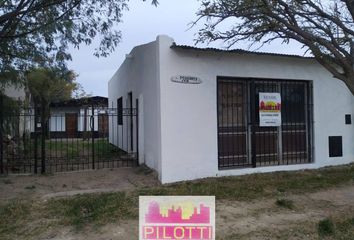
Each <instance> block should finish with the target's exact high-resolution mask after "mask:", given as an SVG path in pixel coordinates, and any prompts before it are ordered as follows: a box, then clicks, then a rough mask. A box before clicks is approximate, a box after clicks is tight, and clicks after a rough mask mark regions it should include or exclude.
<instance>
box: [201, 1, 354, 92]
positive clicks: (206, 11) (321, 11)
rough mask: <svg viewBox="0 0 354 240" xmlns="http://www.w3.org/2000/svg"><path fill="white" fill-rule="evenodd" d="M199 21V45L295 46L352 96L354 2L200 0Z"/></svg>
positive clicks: (353, 87) (353, 85)
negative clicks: (274, 43) (300, 46)
mask: <svg viewBox="0 0 354 240" xmlns="http://www.w3.org/2000/svg"><path fill="white" fill-rule="evenodd" d="M198 16H199V18H198V21H199V20H200V19H203V18H206V19H207V22H206V24H205V27H204V28H202V29H200V31H199V36H198V39H197V41H199V42H205V41H206V42H210V41H216V40H222V41H225V42H226V43H227V44H228V46H229V47H231V46H233V45H234V44H236V43H238V42H240V41H245V40H250V41H251V46H253V44H257V43H260V44H261V46H263V44H267V43H270V42H272V41H274V40H277V39H281V40H282V41H283V42H284V43H288V42H289V41H290V40H296V41H298V42H300V43H301V44H303V45H304V47H305V48H306V49H307V51H310V52H311V53H312V55H313V56H314V58H315V59H316V60H317V61H318V62H319V63H320V64H321V65H322V66H323V67H325V68H326V69H327V70H328V71H329V72H330V73H331V74H332V75H333V76H334V77H335V78H337V79H339V80H341V81H343V82H344V83H345V84H346V85H347V86H348V88H349V89H350V91H351V92H352V93H353V94H354V21H353V20H354V0H322V1H321V0H202V7H201V9H200V11H199V12H198ZM223 23H227V24H229V26H230V27H228V29H227V30H220V28H222V27H225V26H224V25H223V26H221V25H222V24H223Z"/></svg>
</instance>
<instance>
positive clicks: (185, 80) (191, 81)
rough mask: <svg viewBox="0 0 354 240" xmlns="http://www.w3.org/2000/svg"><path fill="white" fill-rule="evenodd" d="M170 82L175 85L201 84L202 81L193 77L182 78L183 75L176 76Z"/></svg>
mask: <svg viewBox="0 0 354 240" xmlns="http://www.w3.org/2000/svg"><path fill="white" fill-rule="evenodd" d="M171 81H172V82H175V83H184V84H201V83H202V79H200V78H199V77H193V76H183V75H178V76H174V77H172V78H171Z"/></svg>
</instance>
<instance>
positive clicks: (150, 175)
mask: <svg viewBox="0 0 354 240" xmlns="http://www.w3.org/2000/svg"><path fill="white" fill-rule="evenodd" d="M156 185H159V181H158V180H157V177H156V175H155V174H154V172H152V171H150V170H147V169H141V168H117V169H102V170H97V171H84V172H71V173H57V174H54V175H49V176H40V175H38V176H33V175H32V176H21V175H12V176H7V177H0V201H1V202H4V201H8V200H11V199H15V198H16V199H28V198H44V199H47V198H51V197H60V196H70V195H74V194H80V193H93V192H113V191H123V190H132V189H135V188H137V187H144V186H156Z"/></svg>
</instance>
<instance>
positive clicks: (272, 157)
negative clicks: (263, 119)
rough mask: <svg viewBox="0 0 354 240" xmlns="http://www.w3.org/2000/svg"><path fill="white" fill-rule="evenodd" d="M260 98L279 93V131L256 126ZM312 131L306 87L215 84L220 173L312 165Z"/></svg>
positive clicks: (304, 84)
mask: <svg viewBox="0 0 354 240" xmlns="http://www.w3.org/2000/svg"><path fill="white" fill-rule="evenodd" d="M259 93H280V95H281V104H282V107H281V118H282V122H281V126H271V127H261V126H260V117H259ZM311 129H312V101H311V85H310V83H309V82H306V81H290V80H276V81H275V80H258V79H218V154H219V156H218V160H219V161H218V163H219V168H220V169H223V168H235V167H258V166H274V165H284V164H300V163H308V162H311V161H312V149H311V146H312V134H311V133H312V132H311V131H312V130H311Z"/></svg>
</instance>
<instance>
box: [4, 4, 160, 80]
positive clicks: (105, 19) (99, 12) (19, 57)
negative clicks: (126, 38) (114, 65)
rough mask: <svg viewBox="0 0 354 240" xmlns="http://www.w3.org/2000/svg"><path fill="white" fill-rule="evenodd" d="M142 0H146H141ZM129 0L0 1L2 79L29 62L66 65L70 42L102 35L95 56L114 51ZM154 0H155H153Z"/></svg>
mask: <svg viewBox="0 0 354 240" xmlns="http://www.w3.org/2000/svg"><path fill="white" fill-rule="evenodd" d="M143 1H145V0H143ZM127 2H128V0H91V1H84V0H15V1H14V0H3V1H0V80H1V82H2V83H4V82H5V81H9V80H14V79H16V77H17V76H18V74H17V72H18V71H25V70H26V69H28V67H33V66H43V65H45V66H53V64H55V65H57V66H59V67H64V68H65V62H66V61H67V60H70V59H71V56H70V53H69V52H68V46H69V45H73V46H74V47H76V48H79V46H80V44H87V45H89V44H91V43H92V41H93V40H94V39H95V38H96V37H98V36H100V45H99V47H98V48H96V50H95V55H96V56H104V57H105V56H107V55H108V54H109V53H111V52H113V51H114V49H115V47H116V46H117V45H118V43H119V41H120V39H121V32H120V31H118V30H116V29H115V26H116V25H117V24H118V23H120V22H121V17H122V13H123V11H124V10H126V9H127V8H128V7H127ZM152 3H153V4H157V1H156V0H152Z"/></svg>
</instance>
